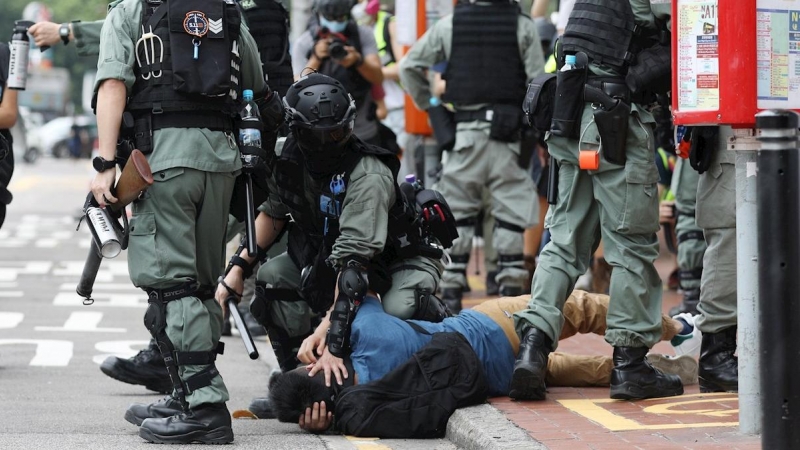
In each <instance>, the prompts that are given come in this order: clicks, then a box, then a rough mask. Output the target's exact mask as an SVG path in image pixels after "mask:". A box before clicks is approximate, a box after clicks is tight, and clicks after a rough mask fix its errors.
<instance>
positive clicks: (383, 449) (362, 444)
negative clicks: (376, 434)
mask: <svg viewBox="0 0 800 450" xmlns="http://www.w3.org/2000/svg"><path fill="white" fill-rule="evenodd" d="M345 438H347V440H348V441H350V443H351V444H353V445H354V446H355V447H356V448H357V449H359V450H392V449H391V447H388V446H386V445H383V444H378V443H376V442H377V441H380V439H378V438H362V437H355V436H345Z"/></svg>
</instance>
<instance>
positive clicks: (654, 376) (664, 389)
mask: <svg viewBox="0 0 800 450" xmlns="http://www.w3.org/2000/svg"><path fill="white" fill-rule="evenodd" d="M647 351H648V348H647V347H614V370H612V371H611V398H613V399H617V400H639V399H644V398H658V397H672V396H675V395H681V394H683V384H682V383H681V379H680V377H678V376H677V375H668V374H665V373H662V372H661V371H659V370H658V369H656V368H655V367H653V366H651V365H650V363H649V362H647V360H646V359H645V356H646V355H647Z"/></svg>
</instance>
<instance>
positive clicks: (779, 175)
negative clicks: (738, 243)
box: [756, 110, 800, 450]
mask: <svg viewBox="0 0 800 450" xmlns="http://www.w3.org/2000/svg"><path fill="white" fill-rule="evenodd" d="M798 124H800V116H798V114H797V113H795V112H792V111H777V110H772V111H764V112H762V113H759V114H757V115H756V126H757V127H758V128H759V129H760V130H761V136H759V140H760V141H761V151H760V152H759V155H758V169H759V176H758V177H756V178H757V199H758V205H757V210H758V230H759V233H758V253H759V255H761V258H760V259H759V260H758V284H759V290H758V293H759V299H758V303H759V309H760V316H759V322H760V324H761V326H760V330H759V332H760V336H761V339H760V350H761V392H762V393H763V401H764V403H763V426H762V435H761V444H762V447H763V448H765V449H770V450H773V449H775V450H781V449H787V450H788V449H798V448H800V411H798V409H800V383H798V378H797V374H798V373H800V369H798V365H799V364H798V363H800V358H798V352H797V346H798V338H800V330H798V319H800V302H798V301H797V297H796V296H797V294H798V292H800V275H799V274H800V235H798V229H800V151H798V150H799V149H798V146H799V145H800V142H798V129H797V127H798Z"/></svg>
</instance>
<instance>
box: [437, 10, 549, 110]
mask: <svg viewBox="0 0 800 450" xmlns="http://www.w3.org/2000/svg"><path fill="white" fill-rule="evenodd" d="M519 16H520V12H519V7H518V6H517V4H516V3H515V4H509V3H496V4H492V5H475V4H471V3H466V2H464V3H458V4H457V5H456V7H455V11H454V13H453V44H452V50H451V52H450V58H449V59H448V61H447V69H446V70H445V72H444V75H443V78H444V79H445V80H446V81H447V90H446V91H445V93H444V95H443V96H442V99H443V100H445V101H447V102H451V103H455V104H456V105H472V104H477V103H494V104H498V103H501V104H510V105H517V106H518V105H521V104H522V100H523V99H524V98H525V90H526V81H527V76H526V75H525V66H524V64H523V62H522V58H521V57H520V49H519V44H518V42H517V25H518V22H519ZM536 45H538V44H536Z"/></svg>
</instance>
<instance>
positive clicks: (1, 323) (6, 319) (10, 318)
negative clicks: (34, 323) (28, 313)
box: [0, 311, 25, 329]
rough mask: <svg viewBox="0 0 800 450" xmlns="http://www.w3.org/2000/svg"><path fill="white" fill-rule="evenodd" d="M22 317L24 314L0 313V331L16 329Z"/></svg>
mask: <svg viewBox="0 0 800 450" xmlns="http://www.w3.org/2000/svg"><path fill="white" fill-rule="evenodd" d="M24 317H25V314H22V313H21V312H2V311H0V329H7V328H16V327H17V325H19V324H20V322H22V319H23V318H24Z"/></svg>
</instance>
